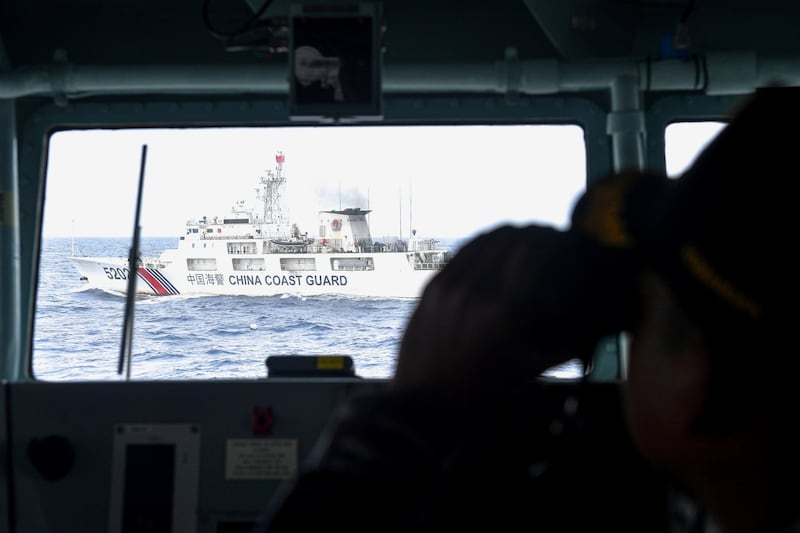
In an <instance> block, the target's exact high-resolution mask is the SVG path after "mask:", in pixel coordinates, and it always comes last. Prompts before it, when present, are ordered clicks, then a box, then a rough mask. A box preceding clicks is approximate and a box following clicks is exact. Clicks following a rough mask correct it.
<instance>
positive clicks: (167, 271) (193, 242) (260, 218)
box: [70, 152, 450, 298]
mask: <svg viewBox="0 0 800 533" xmlns="http://www.w3.org/2000/svg"><path fill="white" fill-rule="evenodd" d="M284 161H285V156H284V154H283V153H282V152H278V153H277V155H276V156H275V163H276V166H275V170H274V171H271V170H267V171H266V174H265V175H263V176H261V177H260V178H259V185H260V186H259V188H257V189H256V205H255V206H253V205H248V204H247V203H246V202H244V201H238V202H236V203H235V205H234V206H233V208H232V209H231V212H230V213H229V214H227V215H226V216H222V217H205V216H204V217H202V218H200V219H192V220H189V221H188V222H187V223H186V234H185V235H183V236H182V237H180V240H179V242H178V247H177V248H174V249H167V250H165V251H164V252H162V253H161V255H160V256H159V257H157V258H141V259H140V260H139V262H138V265H137V266H136V269H135V272H136V276H137V279H136V292H137V293H141V294H149V295H178V294H183V295H187V294H197V295H247V296H271V295H280V294H297V295H304V296H314V295H328V294H330V295H352V296H373V297H386V298H418V297H419V296H421V295H422V290H423V289H424V287H425V285H426V284H427V282H428V281H429V280H430V278H431V277H432V276H433V275H434V274H436V272H438V271H439V270H441V269H442V268H443V267H444V266H445V264H446V263H447V262H448V260H449V257H450V251H449V250H447V249H445V248H440V247H438V246H437V241H435V240H433V239H425V240H423V239H416V237H415V236H414V237H412V238H411V239H410V240H409V241H408V242H406V241H403V240H394V241H393V242H391V243H383V242H377V241H375V240H373V238H372V236H371V234H370V228H369V223H368V221H367V214H368V213H370V210H364V209H361V208H348V209H339V210H331V211H320V212H319V217H318V222H319V223H318V225H317V227H318V230H317V234H316V235H315V236H313V237H311V236H309V235H308V233H301V232H300V230H299V228H298V227H297V225H296V224H293V223H292V222H291V221H289V220H288V219H287V218H286V217H285V216H284V214H283V209H282V206H281V200H282V198H283V193H284V190H285V185H286V178H285V176H284V173H283V164H284ZM70 259H71V261H72V262H73V264H74V265H75V267H76V268H77V270H78V272H79V274H80V275H81V277H82V278H84V279H85V280H86V281H87V282H88V283H89V284H90V285H91V286H92V287H94V288H98V289H102V290H108V291H115V292H123V293H124V292H127V287H128V278H129V276H130V275H131V270H132V269H131V268H130V265H129V260H128V258H114V257H81V256H76V255H73V256H71V257H70Z"/></svg>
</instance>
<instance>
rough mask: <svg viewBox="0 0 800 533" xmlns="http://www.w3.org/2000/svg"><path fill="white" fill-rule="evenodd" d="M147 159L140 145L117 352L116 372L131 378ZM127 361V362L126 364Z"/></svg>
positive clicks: (145, 149)
mask: <svg viewBox="0 0 800 533" xmlns="http://www.w3.org/2000/svg"><path fill="white" fill-rule="evenodd" d="M146 159H147V145H146V144H143V145H142V162H141V164H140V166H139V192H138V194H137V199H136V213H135V215H134V223H133V244H132V245H131V249H130V253H129V254H128V292H127V294H126V295H125V318H124V322H123V325H122V346H121V347H120V352H119V364H118V365H117V374H122V369H123V368H124V367H126V368H127V371H126V374H125V379H127V380H129V379H131V347H132V345H133V344H132V343H133V313H134V306H135V305H136V278H137V277H138V276H139V274H138V270H139V258H140V252H139V241H140V239H141V233H142V227H141V226H140V225H139V215H140V213H141V211H142V189H143V188H144V164H145V161H146ZM126 363H127V364H126Z"/></svg>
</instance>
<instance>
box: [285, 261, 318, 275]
mask: <svg viewBox="0 0 800 533" xmlns="http://www.w3.org/2000/svg"><path fill="white" fill-rule="evenodd" d="M281 270H283V271H288V272H297V271H300V270H311V271H315V270H317V261H316V259H314V258H313V257H296V258H295V257H282V258H281Z"/></svg>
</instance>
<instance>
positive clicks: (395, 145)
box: [43, 124, 719, 239]
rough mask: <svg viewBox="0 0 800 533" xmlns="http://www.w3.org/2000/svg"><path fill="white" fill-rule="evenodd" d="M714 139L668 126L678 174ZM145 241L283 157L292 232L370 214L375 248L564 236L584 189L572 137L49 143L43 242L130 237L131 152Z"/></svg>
mask: <svg viewBox="0 0 800 533" xmlns="http://www.w3.org/2000/svg"><path fill="white" fill-rule="evenodd" d="M718 129H719V126H718V125H716V124H711V125H708V124H692V125H690V129H689V130H687V129H686V128H683V127H681V128H679V127H676V126H673V127H671V128H670V130H668V133H667V138H666V140H667V145H668V154H669V156H668V159H667V163H668V168H667V170H668V172H670V173H673V174H676V173H679V172H680V171H681V170H682V169H683V168H684V167H685V166H686V165H687V164H688V163H689V162H690V161H691V160H692V159H693V157H694V155H695V154H696V152H697V150H698V149H699V148H700V147H701V146H702V145H703V144H704V143H705V142H706V141H707V140H708V139H710V138H711V137H712V136H713V135H714V134H715V133H716V132H717V131H718ZM143 144H146V145H147V147H148V149H147V162H146V167H145V180H144V194H143V200H142V212H141V219H140V224H141V226H142V234H143V236H144V237H154V236H166V237H177V236H179V235H182V234H184V225H185V223H186V221H187V220H188V219H190V218H199V217H202V216H203V215H207V216H212V217H213V216H220V215H224V214H226V213H228V212H230V209H231V206H232V205H233V203H234V202H235V201H236V200H248V201H250V200H254V199H255V192H254V191H255V188H256V187H257V185H258V181H257V180H258V178H259V176H261V175H263V174H264V172H265V170H267V169H273V168H274V167H275V155H276V153H277V152H278V151H282V152H283V153H284V154H285V158H286V161H285V164H284V175H285V177H286V178H287V190H286V199H285V200H286V201H285V203H286V206H287V208H288V215H289V217H290V218H292V219H293V220H295V221H296V222H297V223H298V226H299V227H300V229H301V231H308V233H309V234H311V235H313V234H315V232H316V220H317V212H318V211H320V210H328V209H339V208H347V207H360V208H364V209H372V210H373V212H372V213H371V215H370V223H371V226H372V235H373V237H374V238H378V239H379V238H381V237H384V236H397V235H398V234H402V236H403V237H404V238H408V235H409V232H410V229H411V228H412V227H413V228H414V229H416V230H417V236H419V237H435V238H462V237H467V236H470V235H472V234H474V233H476V232H478V231H482V230H485V229H488V228H490V227H493V226H495V225H497V224H500V223H507V222H510V223H526V222H539V223H548V224H554V225H556V226H564V225H566V224H567V221H568V215H569V212H570V209H571V207H572V204H573V203H574V201H575V199H576V198H577V195H578V194H579V193H580V191H582V189H583V186H584V183H585V180H586V176H585V167H586V161H585V149H584V143H583V132H582V130H581V129H580V128H579V127H577V126H431V127H417V126H414V127H412V126H393V127H386V126H383V127H375V126H372V127H364V126H348V127H341V126H339V127H335V128H332V127H324V126H317V127H305V126H304V127H282V128H270V129H264V128H261V129H243V128H230V129H196V130H189V129H186V130H116V131H110V130H93V131H72V132H62V133H57V134H56V135H54V136H53V138H52V139H51V143H50V152H49V159H48V169H47V173H48V175H47V190H46V197H45V218H44V230H43V233H44V236H45V237H58V236H61V237H69V236H76V237H81V236H114V237H127V236H130V235H131V234H132V231H133V225H134V213H135V207H136V187H137V185H138V178H139V166H140V159H141V150H142V145H143Z"/></svg>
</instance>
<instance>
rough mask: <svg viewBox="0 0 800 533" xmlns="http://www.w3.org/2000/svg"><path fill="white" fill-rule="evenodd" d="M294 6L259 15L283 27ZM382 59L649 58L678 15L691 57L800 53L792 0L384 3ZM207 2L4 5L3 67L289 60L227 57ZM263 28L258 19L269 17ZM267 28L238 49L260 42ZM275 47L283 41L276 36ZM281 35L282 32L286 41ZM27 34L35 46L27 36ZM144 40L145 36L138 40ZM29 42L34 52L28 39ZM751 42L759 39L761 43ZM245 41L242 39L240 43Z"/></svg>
mask: <svg viewBox="0 0 800 533" xmlns="http://www.w3.org/2000/svg"><path fill="white" fill-rule="evenodd" d="M208 1H209V3H208V6H207V7H208V10H207V13H208V19H209V21H210V22H211V25H212V28H214V29H216V30H217V31H223V32H227V31H232V30H233V29H236V28H238V27H240V26H241V25H242V24H243V23H244V22H246V21H247V20H248V19H249V18H250V17H252V16H253V13H254V11H255V10H257V9H258V7H259V5H260V3H259V2H258V0H208ZM289 1H290V0H275V1H274V2H273V3H272V4H271V5H270V6H269V7H268V9H267V10H266V12H265V14H264V19H265V21H266V22H271V23H273V24H275V25H276V27H278V26H280V23H281V21H285V19H286V17H287V15H288V9H289ZM381 4H382V6H383V14H384V22H385V27H386V32H385V36H384V45H385V55H384V63H385V64H387V65H391V64H404V63H436V62H440V61H446V62H470V61H486V60H491V61H496V60H499V59H502V57H503V55H504V51H505V50H506V48H507V47H510V46H511V47H515V48H516V49H517V50H518V52H519V57H520V58H523V59H535V58H543V57H558V58H561V59H565V60H581V59H597V58H612V57H645V56H651V57H655V56H658V55H659V54H661V53H662V49H661V46H662V42H663V40H664V39H669V38H670V37H671V36H672V35H674V32H675V29H676V27H677V26H678V24H679V22H681V20H685V22H686V27H687V28H688V35H689V39H690V48H689V49H688V51H689V52H691V53H698V54H703V53H706V52H714V51H725V50H746V49H747V50H755V51H759V52H764V53H772V54H774V53H787V54H788V53H798V52H800V39H798V38H797V28H798V27H800V16H799V15H798V13H800V3H798V2H796V1H795V0H792V1H778V0H761V1H759V2H752V1H743V0H696V1H695V2H692V1H691V0H688V1H687V0H680V1H678V0H491V1H487V0H427V1H416V2H415V1H410V0H384V1H383V2H382V3H381ZM204 5H205V3H204V0H2V1H0V69H2V70H8V69H20V68H24V67H25V66H27V65H41V64H47V63H50V62H52V61H53V60H54V57H55V56H56V55H57V54H59V55H60V57H62V58H63V57H66V58H67V60H68V61H69V62H71V63H75V64H84V65H105V64H175V63H187V64H197V65H205V64H231V63H233V64H235V63H253V62H256V63H257V62H270V61H285V59H286V56H285V54H282V53H280V52H278V53H269V52H268V51H267V50H265V49H264V46H252V47H250V48H249V49H248V47H247V46H244V48H245V49H244V50H240V51H228V50H226V43H225V41H224V40H220V39H218V38H216V37H214V35H212V31H210V28H209V27H207V25H206V24H205V23H204V16H203V14H204ZM265 21H262V22H265ZM265 34H266V33H265V32H264V31H263V29H262V31H261V32H260V33H259V34H258V35H256V36H255V37H253V36H252V35H251V36H246V37H247V38H246V39H244V40H243V41H241V42H244V43H248V42H249V43H251V44H252V42H253V39H255V42H256V44H258V45H264V43H266V42H267V41H266V40H265V39H264V35H265ZM274 35H276V36H277V37H276V38H275V40H273V41H272V44H273V45H274V44H275V43H277V44H280V37H281V33H280V32H279V31H278V32H275V33H274ZM284 35H285V34H284ZM31 36H35V40H34V41H31ZM143 36H144V37H145V38H144V39H143V38H142V37H143ZM32 42H34V43H35V44H34V45H33V46H31V43H32ZM755 43H758V44H757V45H756V44H755ZM240 44H241V43H240Z"/></svg>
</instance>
